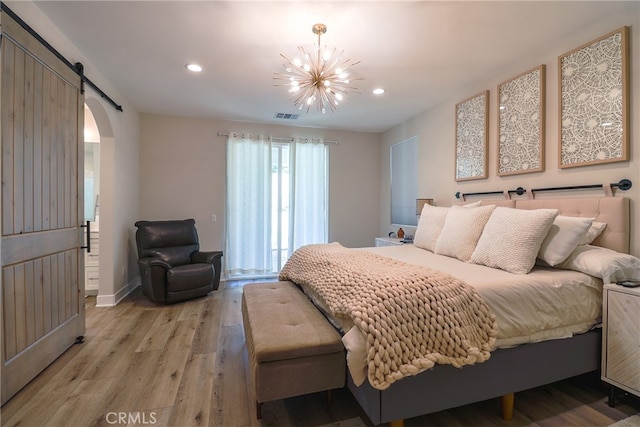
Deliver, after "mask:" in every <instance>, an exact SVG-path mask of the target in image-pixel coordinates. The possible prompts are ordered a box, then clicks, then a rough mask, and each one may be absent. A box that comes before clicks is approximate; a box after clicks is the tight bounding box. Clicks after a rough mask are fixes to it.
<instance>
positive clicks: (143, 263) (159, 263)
mask: <svg viewBox="0 0 640 427" xmlns="http://www.w3.org/2000/svg"><path fill="white" fill-rule="evenodd" d="M138 265H139V266H140V267H145V268H150V267H163V268H166V269H167V270H169V269H171V265H170V264H169V263H168V262H166V261H163V260H161V259H160V258H151V257H146V258H139V259H138Z"/></svg>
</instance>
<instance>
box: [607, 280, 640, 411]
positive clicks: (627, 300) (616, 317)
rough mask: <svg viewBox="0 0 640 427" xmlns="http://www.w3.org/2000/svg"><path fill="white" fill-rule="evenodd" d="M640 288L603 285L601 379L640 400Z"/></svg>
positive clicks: (611, 398)
mask: <svg viewBox="0 0 640 427" xmlns="http://www.w3.org/2000/svg"><path fill="white" fill-rule="evenodd" d="M639 325H640V288H625V287H624V286H619V285H616V284H608V285H605V286H604V300H603V302H602V380H603V381H606V382H607V383H609V384H611V386H612V387H611V389H610V393H609V406H613V405H614V403H615V392H616V388H619V389H621V390H624V391H627V392H629V393H631V394H634V395H636V396H639V397H640V328H639Z"/></svg>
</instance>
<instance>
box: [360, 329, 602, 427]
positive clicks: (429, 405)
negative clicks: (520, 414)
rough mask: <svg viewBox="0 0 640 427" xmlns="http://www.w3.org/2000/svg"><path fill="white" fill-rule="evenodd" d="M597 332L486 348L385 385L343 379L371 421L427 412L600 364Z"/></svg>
mask: <svg viewBox="0 0 640 427" xmlns="http://www.w3.org/2000/svg"><path fill="white" fill-rule="evenodd" d="M600 349H601V333H600V330H599V329H598V330H593V331H591V332H587V333H585V334H581V335H576V336H574V337H572V338H568V339H562V340H552V341H543V342H539V343H535V344H527V345H522V346H518V347H513V348H507V349H500V350H496V351H494V352H492V353H491V358H490V359H489V360H488V361H486V362H483V363H480V364H477V365H471V366H464V367H462V368H455V367H453V366H451V365H439V366H436V367H434V368H433V369H431V370H428V371H425V372H422V373H420V374H418V375H416V376H413V377H406V378H403V379H402V380H400V381H397V382H395V383H393V384H392V385H391V386H390V387H389V388H388V389H386V390H377V389H375V388H373V387H372V386H371V385H370V384H369V382H368V381H365V382H364V383H363V384H362V385H361V386H360V387H358V386H356V385H355V384H354V383H353V380H352V379H351V376H350V375H347V385H348V387H349V390H351V393H352V394H353V396H354V397H355V398H356V400H357V401H358V403H359V404H360V406H361V407H362V409H363V411H364V412H365V413H366V415H367V416H368V417H369V419H370V420H371V422H372V423H374V424H380V423H386V422H392V421H398V420H403V419H406V418H412V417H416V416H419V415H424V414H430V413H433V412H438V411H442V410H445V409H450V408H454V407H457V406H462V405H467V404H470V403H474V402H479V401H482V400H487V399H492V398H496V397H501V396H504V395H507V394H509V393H514V392H518V391H522V390H527V389H531V388H534V387H538V386H541V385H545V384H550V383H552V382H555V381H559V380H562V379H565V378H570V377H573V376H576V375H580V374H584V373H587V372H591V371H595V370H597V369H598V368H599V367H600Z"/></svg>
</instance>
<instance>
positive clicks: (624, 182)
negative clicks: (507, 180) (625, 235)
mask: <svg viewBox="0 0 640 427" xmlns="http://www.w3.org/2000/svg"><path fill="white" fill-rule="evenodd" d="M632 185H633V183H632V182H631V180H630V179H626V178H624V179H621V180H620V181H618V182H612V183H610V184H586V185H568V186H563V187H545V188H532V189H529V190H527V189H525V188H523V187H518V188H516V189H515V190H496V191H480V192H475V193H461V192H459V191H458V192H457V193H456V194H455V196H456V199H459V200H464V199H465V197H467V196H489V195H494V194H496V195H497V194H503V195H504V196H505V199H510V198H511V194H514V193H515V194H517V195H518V196H522V195H523V194H529V195H530V197H531V198H533V194H534V193H540V192H543V191H566V190H587V189H595V188H602V189H603V190H604V193H605V195H606V196H612V195H613V189H614V188H618V189H620V190H622V191H627V190H629V189H630V188H631V186H632Z"/></svg>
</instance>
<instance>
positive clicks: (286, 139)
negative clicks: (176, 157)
mask: <svg viewBox="0 0 640 427" xmlns="http://www.w3.org/2000/svg"><path fill="white" fill-rule="evenodd" d="M231 133H234V132H218V136H229V135H230V134H231ZM240 135H244V134H243V133H241V134H240ZM270 137H271V139H275V140H279V141H282V142H291V141H293V140H294V139H295V138H301V137H293V136H292V137H290V138H279V137H275V136H270ZM323 142H324V143H325V144H336V145H338V141H323Z"/></svg>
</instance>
